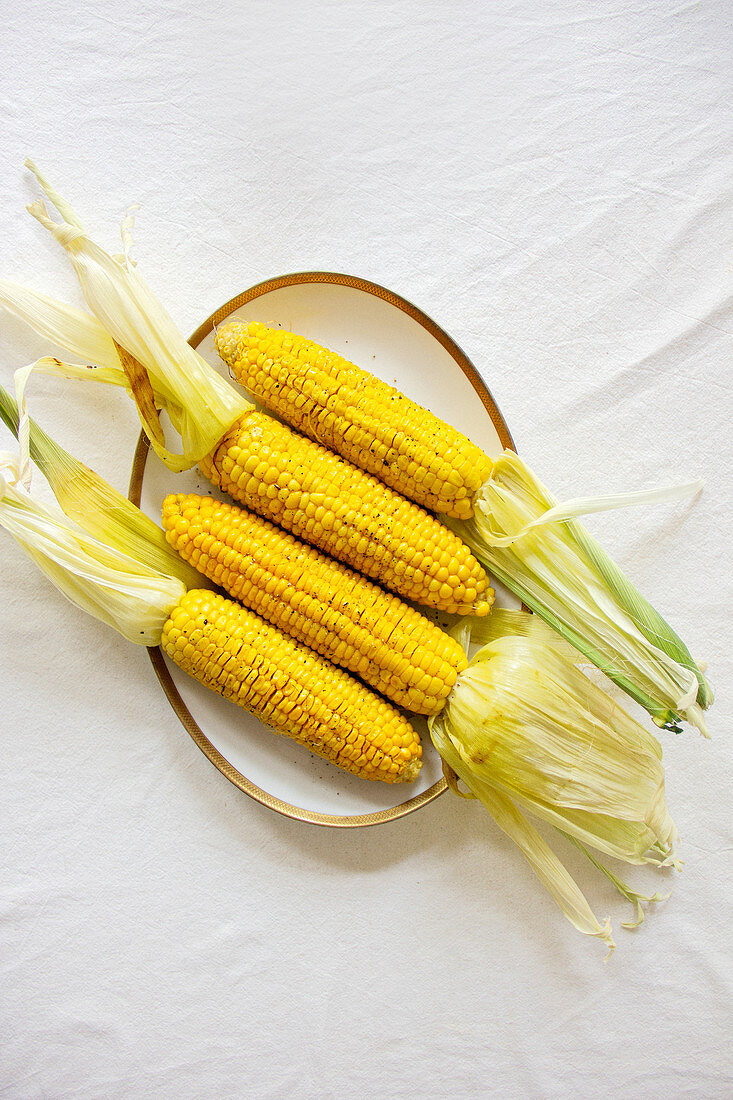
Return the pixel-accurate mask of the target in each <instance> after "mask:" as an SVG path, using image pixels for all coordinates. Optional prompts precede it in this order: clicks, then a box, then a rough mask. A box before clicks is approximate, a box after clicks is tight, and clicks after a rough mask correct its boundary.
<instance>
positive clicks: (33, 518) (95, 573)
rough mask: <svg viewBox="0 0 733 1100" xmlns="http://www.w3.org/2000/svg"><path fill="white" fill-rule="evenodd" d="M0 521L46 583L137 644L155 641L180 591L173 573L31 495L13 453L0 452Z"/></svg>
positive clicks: (183, 590) (152, 644)
mask: <svg viewBox="0 0 733 1100" xmlns="http://www.w3.org/2000/svg"><path fill="white" fill-rule="evenodd" d="M0 526H1V527H4V528H5V530H6V531H7V532H8V533H9V534H10V535H12V536H13V538H14V539H15V540H16V541H17V542H18V543H19V544H20V546H21V547H22V548H23V550H24V551H25V553H26V554H27V555H28V557H29V558H31V560H32V561H34V562H35V563H36V565H37V566H38V567H39V569H41V570H42V571H43V572H44V573H45V574H46V576H47V577H48V578H49V580H51V582H52V583H53V584H54V585H55V586H56V587H57V588H58V589H59V590H60V591H61V592H62V593H63V594H64V595H65V596H66V597H67V598H68V599H69V600H71V602H72V603H74V604H76V605H77V607H80V608H81V609H82V610H83V611H86V612H87V613H88V614H90V615H93V616H94V617H95V618H97V619H100V620H101V621H102V622H105V623H107V624H108V625H109V626H112V627H114V628H115V630H117V631H119V633H120V634H122V635H123V637H125V638H127V639H128V641H131V642H135V643H136V644H138V645H145V646H155V645H159V643H160V638H161V634H162V630H163V625H164V623H165V621H166V619H167V618H168V615H169V613H170V611H171V610H172V608H173V607H175V605H176V604H177V603H178V601H179V600H180V599H181V597H182V596H183V595H184V593H185V591H186V589H185V587H184V585H183V584H182V583H181V581H180V580H178V579H177V578H175V577H169V576H164V575H163V574H162V573H159V572H158V571H157V570H155V569H152V568H150V567H149V566H146V565H144V564H142V563H141V562H137V561H135V560H134V559H133V558H131V557H130V556H129V555H128V554H126V553H124V552H123V551H121V550H118V549H116V548H115V547H114V546H111V545H108V544H105V543H103V542H101V541H100V540H99V539H95V538H93V537H92V536H91V535H89V534H87V533H86V532H85V531H84V530H82V528H81V527H79V526H78V525H77V524H75V523H74V522H73V521H72V520H70V519H68V517H67V516H65V515H64V514H63V512H61V511H59V510H57V509H55V508H52V507H50V506H47V505H45V504H42V503H41V502H40V501H38V500H36V499H34V497H32V496H31V494H30V492H29V491H28V489H27V488H26V487H25V486H24V485H23V483H22V481H21V464H20V462H19V461H18V457H17V456H16V455H13V454H11V453H9V452H0Z"/></svg>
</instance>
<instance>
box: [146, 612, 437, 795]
mask: <svg viewBox="0 0 733 1100" xmlns="http://www.w3.org/2000/svg"><path fill="white" fill-rule="evenodd" d="M161 646H162V648H163V650H164V652H165V653H166V654H167V655H168V656H169V657H170V658H171V660H173V661H175V663H176V664H177V665H178V666H179V667H180V668H182V669H183V670H184V671H185V672H187V673H189V674H190V675H191V676H193V677H194V678H195V679H196V680H198V681H199V683H201V684H203V685H204V686H205V687H207V688H211V689H212V690H213V691H217V692H218V693H219V694H220V695H223V696H224V698H225V699H231V700H232V701H233V702H235V703H237V705H238V706H240V707H244V708H245V710H248V711H250V712H251V713H252V714H255V715H256V716H257V717H258V718H260V719H261V720H262V721H263V722H264V723H265V725H267V726H269V727H270V728H271V729H273V730H275V731H276V732H277V733H284V734H287V736H288V737H292V738H293V739H294V740H295V741H298V742H299V743H300V744H301V745H305V747H306V748H307V749H309V750H310V751H311V752H314V753H316V754H317V755H318V756H322V757H324V758H325V759H326V760H330V761H331V763H333V764H336V765H338V767H340V768H343V769H344V770H345V771H347V772H352V773H353V774H354V775H358V776H361V777H362V778H364V779H374V780H376V779H379V780H383V781H384V782H386V783H410V782H412V781H413V780H414V779H416V778H417V774H418V772H419V770H420V764H421V754H422V749H421V746H420V740H419V737H418V735H417V734H416V733H415V731H414V730H413V728H412V726H411V725H410V724H409V722H408V721H407V719H405V718H404V717H403V716H402V715H401V714H400V713H399V712H398V711H396V710H395V709H394V707H392V706H390V704H389V703H387V702H386V701H385V700H384V699H380V698H379V696H377V695H375V694H374V693H373V692H371V691H369V689H368V688H365V687H364V686H363V685H362V684H359V683H358V681H356V680H354V679H353V678H352V677H351V676H349V675H348V673H346V672H343V671H342V670H341V669H339V668H334V667H333V665H330V664H329V663H328V662H327V661H325V660H323V658H321V657H319V656H318V654H316V653H312V652H311V651H310V650H309V649H308V648H307V647H306V646H303V645H300V644H299V643H298V642H296V641H294V640H293V639H292V638H289V637H288V636H287V635H285V634H283V633H282V632H281V631H279V630H277V629H276V628H275V627H273V626H272V625H271V624H270V623H266V622H264V621H263V620H262V619H260V618H259V617H258V616H257V615H254V614H253V613H252V612H250V611H246V610H245V609H244V608H242V607H240V606H239V604H236V603H234V602H233V601H232V600H228V599H226V598H225V597H224V596H220V595H219V594H218V593H216V592H209V591H207V590H194V591H190V592H187V593H186V595H185V596H184V597H183V599H181V600H180V601H179V602H178V603H177V604H176V606H175V607H174V608H173V609H172V611H171V612H170V615H169V617H168V619H167V621H166V623H165V624H164V626H163V634H162V638H161Z"/></svg>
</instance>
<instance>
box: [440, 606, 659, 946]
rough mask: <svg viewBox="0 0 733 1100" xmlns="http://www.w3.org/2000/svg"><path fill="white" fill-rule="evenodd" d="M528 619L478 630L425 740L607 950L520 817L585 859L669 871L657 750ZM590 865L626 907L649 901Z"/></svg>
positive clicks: (562, 646)
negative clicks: (474, 649)
mask: <svg viewBox="0 0 733 1100" xmlns="http://www.w3.org/2000/svg"><path fill="white" fill-rule="evenodd" d="M531 619H532V616H530V615H528V614H526V613H523V612H508V613H504V614H502V615H501V616H500V617H499V621H498V622H496V623H495V624H494V626H493V628H492V627H491V626H490V625H488V624H487V625H486V626H483V625H482V626H480V627H477V632H478V633H480V634H483V635H484V636H485V637H490V640H489V641H488V642H487V643H486V644H484V645H483V647H482V648H481V649H480V650H479V652H478V653H477V654H476V655H475V657H474V658H473V660H472V661H471V663H470V665H469V667H468V669H467V670H466V671H465V672H463V673H462V674H461V676H460V677H459V679H458V682H457V683H456V686H455V687H454V689H453V692H452V693H451V695H450V697H449V699H448V702H447V704H446V707H445V708H444V710H443V711H442V712H441V714H439V715H438V716H437V717H435V718H432V719H430V722H429V728H430V734H431V737H432V740H433V743H434V745H435V747H436V749H437V751H438V752H439V753H440V755H441V757H442V758H443V760H444V761H445V762H446V763H447V764H448V766H449V767H450V768H451V769H452V770H453V771H454V772H455V773H456V775H457V776H458V777H459V778H460V779H461V780H462V782H463V783H464V784H465V786H466V787H467V788H468V790H469V791H470V792H471V794H472V795H473V796H474V797H476V798H478V799H480V801H481V802H482V804H483V805H484V806H485V808H486V809H487V810H488V811H489V813H490V814H491V815H492V816H493V817H494V818H495V819H496V820H497V822H498V824H499V825H500V827H501V828H502V829H503V830H504V831H505V832H507V834H508V835H510V836H511V837H512V838H513V839H514V840H515V841H516V842H517V843H518V844H519V846H520V848H521V850H522V852H523V853H524V855H525V856H526V857H527V859H528V860H529V861H530V863H531V865H532V866H533V868H534V869H535V870H536V871H537V873H538V874H539V875H540V878H541V879H542V881H543V882H544V884H545V885H546V886H547V887H548V888H549V889H550V891H551V893H552V895H553V897H554V898H555V900H556V901H557V902H558V904H559V905H560V908H561V909H562V911H563V912H564V913H565V915H566V916H567V917H568V919H569V920H571V922H572V923H573V924H574V925H575V926H576V927H578V928H580V930H581V931H584V932H586V933H587V934H592V935H602V938H604V939H606V940H607V942H609V941H610V931H609V933H608V937H607V936H606V935H605V934H604V933H605V932H606V930H607V926H606V925H605V924H603V925H602V924H601V923H600V922H598V921H596V919H595V917H593V916H592V913H591V912H590V907H589V906H588V904H587V902H586V901H585V899H584V898H583V895H582V894H581V893H580V891H579V889H578V887H577V886H576V885H575V883H574V882H573V881H572V879H571V878H570V876H569V875H568V874H567V871H566V870H565V868H563V867H562V864H561V863H560V862H559V860H558V859H557V857H556V856H554V855H552V858H550V856H549V855H548V851H549V849H548V846H547V844H546V842H545V841H544V840H542V838H540V836H539V834H537V833H536V831H535V830H533V829H532V827H531V826H530V825H529V823H528V822H527V821H526V819H525V815H527V814H529V815H531V816H533V817H535V818H537V819H538V820H541V821H544V822H546V823H548V824H550V825H552V826H554V827H555V828H556V829H557V830H558V831H559V832H561V833H562V834H564V835H567V836H569V837H571V838H572V839H573V840H574V841H575V842H576V843H577V844H578V845H580V846H582V847H583V850H585V849H586V848H588V849H594V850H595V852H600V853H601V854H602V855H604V856H610V857H613V858H615V859H619V860H622V861H624V862H626V863H630V864H639V865H641V864H650V865H653V866H654V865H655V866H663V865H667V864H669V863H671V862H673V861H674V848H675V844H676V840H677V833H676V829H675V826H674V823H673V821H672V819H671V817H670V815H669V811H668V809H667V805H666V799H665V794H664V771H663V767H662V752H661V746H660V745H659V742H658V741H657V740H656V738H654V737H653V736H652V735H651V734H649V733H647V731H646V730H644V729H643V728H642V727H641V726H640V725H639V724H638V723H637V722H635V721H634V720H633V719H632V718H631V717H630V715H629V714H628V713H627V712H626V711H625V710H624V709H623V708H622V707H620V706H619V705H618V703H616V702H615V701H614V700H613V699H612V698H611V697H610V696H609V695H607V694H606V692H604V691H603V690H601V688H600V687H598V686H596V685H595V684H594V683H592V682H591V681H590V680H589V679H588V678H587V677H586V676H584V675H583V673H582V672H581V671H580V669H579V668H577V667H576V666H575V664H574V663H573V657H572V656H571V652H572V651H569V650H568V648H567V645H566V643H564V642H563V641H562V640H561V639H556V638H555V637H554V636H553V635H552V634H550V632H548V631H547V628H546V627H544V626H537V625H533V624H532V623H531V622H530V620H531ZM492 635H493V636H492ZM575 658H576V659H577V660H582V657H581V656H580V655H579V654H577V653H576V654H575ZM593 860H594V861H595V862H596V865H597V866H598V867H599V869H601V870H603V873H604V874H607V877H609V878H610V879H611V881H613V882H614V885H616V886H617V888H618V889H620V891H621V893H622V894H623V895H624V896H625V897H627V898H629V900H631V901H632V902H633V901H634V900H635V899H638V900H639V901H641V900H648V899H646V898H645V897H644V896H643V895H635V894H634V892H633V891H632V890H631V889H630V888H629V887H626V886H625V884H624V883H622V882H621V880H620V879H616V878H615V876H613V875H612V873H611V872H607V871H606V869H605V868H604V867H603V866H602V865H601V864H600V862H598V861H597V857H596V856H593ZM589 914H590V916H589ZM591 918H592V919H591ZM599 929H600V930H601V931H599Z"/></svg>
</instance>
